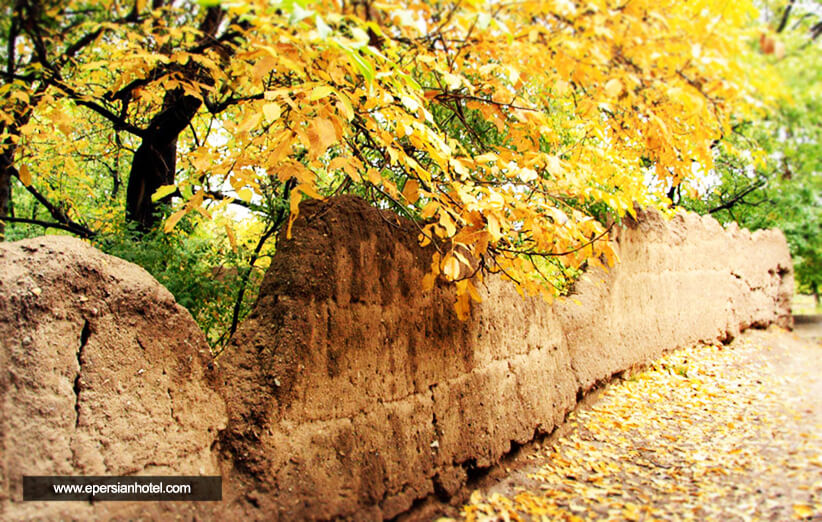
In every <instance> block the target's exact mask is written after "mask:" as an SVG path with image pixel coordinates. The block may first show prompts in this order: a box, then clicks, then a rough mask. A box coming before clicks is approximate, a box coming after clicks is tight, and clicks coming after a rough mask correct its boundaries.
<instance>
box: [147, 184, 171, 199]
mask: <svg viewBox="0 0 822 522" xmlns="http://www.w3.org/2000/svg"><path fill="white" fill-rule="evenodd" d="M175 190H177V185H163V186H162V187H160V188H158V189H157V190H156V191H155V192H154V194H152V195H151V201H160V200H161V199H163V198H164V197H166V196H168V195H169V194H171V193H172V192H174V191H175Z"/></svg>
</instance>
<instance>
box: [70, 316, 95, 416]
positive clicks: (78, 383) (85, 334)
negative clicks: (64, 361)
mask: <svg viewBox="0 0 822 522" xmlns="http://www.w3.org/2000/svg"><path fill="white" fill-rule="evenodd" d="M89 337H91V328H90V326H89V322H88V320H87V319H86V320H84V321H83V329H82V330H81V331H80V346H79V347H78V348H77V375H76V376H75V377H74V428H75V429H77V428H78V427H79V426H80V392H81V391H82V388H83V383H82V380H81V379H82V374H83V359H84V358H85V357H84V356H85V349H86V343H88V339H89Z"/></svg>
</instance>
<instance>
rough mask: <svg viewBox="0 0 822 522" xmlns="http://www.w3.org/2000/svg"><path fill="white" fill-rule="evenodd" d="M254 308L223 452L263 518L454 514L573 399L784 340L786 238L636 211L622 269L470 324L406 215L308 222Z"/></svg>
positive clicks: (308, 209) (298, 227)
mask: <svg viewBox="0 0 822 522" xmlns="http://www.w3.org/2000/svg"><path fill="white" fill-rule="evenodd" d="M293 237H294V238H293V239H291V240H285V239H281V241H280V243H279V246H278V252H277V254H276V256H275V257H274V259H273V261H272V265H271V268H270V269H269V271H268V274H267V275H266V277H265V280H264V282H263V288H262V291H261V292H260V299H259V302H258V303H257V306H256V308H255V310H254V311H253V312H252V314H251V315H250V317H249V318H248V319H247V320H246V321H245V322H244V323H243V325H242V326H241V328H240V330H239V331H238V334H237V335H236V336H235V337H234V339H233V340H232V342H231V344H230V345H229V346H228V348H227V349H226V351H225V353H224V355H223V356H221V357H220V358H219V360H218V365H219V370H218V371H219V374H220V377H219V385H218V391H219V392H220V394H221V395H222V396H223V398H224V399H225V401H226V406H227V412H228V417H229V421H228V427H227V429H226V430H225V431H224V432H223V433H222V436H221V451H222V452H223V456H224V458H225V459H227V460H228V461H231V462H232V471H231V477H232V480H234V481H236V482H237V483H239V484H243V486H242V487H241V488H240V489H242V490H247V491H252V492H253V493H252V494H250V495H249V496H247V497H246V498H244V499H238V502H240V503H247V504H250V505H251V506H253V507H254V509H259V510H260V511H261V512H264V513H266V514H267V516H269V517H273V518H276V517H277V516H279V517H280V518H282V519H292V518H313V519H316V518H323V519H324V518H331V517H356V518H363V517H368V518H375V519H379V518H390V517H393V516H395V515H397V514H399V513H402V512H404V511H406V510H408V509H409V508H410V507H411V505H412V503H413V502H414V501H415V500H417V499H420V498H424V497H426V496H428V495H431V494H438V495H440V496H448V495H449V494H451V493H453V492H454V491H456V490H457V489H458V488H459V487H460V486H461V485H462V484H463V483H464V482H465V480H466V477H467V474H468V473H469V471H470V470H471V469H473V468H476V467H486V466H490V465H492V464H493V463H494V462H496V461H497V460H498V459H499V458H500V457H501V456H502V455H504V454H505V453H506V452H508V451H509V450H510V449H511V447H512V444H515V443H523V442H526V441H529V440H531V439H533V438H534V436H535V434H540V433H548V432H550V431H552V430H553V429H554V428H555V427H556V426H557V425H558V424H559V423H561V422H562V420H563V418H564V416H565V414H566V413H567V412H568V411H570V410H571V409H572V408H573V406H574V405H575V403H576V400H577V396H578V394H579V393H582V392H585V391H587V390H589V389H590V388H592V387H593V386H595V385H596V383H597V382H600V381H603V380H606V379H608V378H609V377H611V376H612V375H614V374H617V373H619V372H622V371H624V370H626V369H628V368H631V367H633V366H636V365H639V364H642V363H645V362H648V361H650V360H652V359H653V358H656V357H658V356H659V355H660V354H661V353H662V352H663V351H665V350H670V349H674V348H678V347H687V346H689V345H692V344H694V343H697V342H700V341H704V342H716V341H720V340H725V339H728V338H731V337H733V336H735V335H737V334H738V332H739V331H740V330H741V329H744V328H746V327H749V326H766V325H768V324H771V323H778V324H782V325H788V324H789V323H790V309H789V302H790V296H791V293H792V291H793V278H792V269H791V262H790V257H789V254H788V249H787V245H786V242H785V239H784V237H783V236H782V234H781V233H779V232H777V231H765V232H757V233H754V234H750V233H748V232H746V231H740V230H739V229H737V228H734V227H731V228H730V229H728V230H723V229H722V227H721V226H720V225H719V224H718V223H717V222H716V221H714V220H713V219H711V218H708V217H704V218H701V217H698V216H696V215H692V214H684V215H681V216H677V217H675V218H674V219H672V220H670V221H665V220H663V219H662V218H661V217H660V216H659V215H657V214H656V213H653V212H641V213H640V215H639V216H638V220H637V221H633V220H632V221H630V222H629V223H627V224H626V225H625V226H623V227H622V228H620V229H619V230H618V231H617V233H616V241H617V252H618V255H619V258H620V260H621V262H620V263H619V264H618V265H617V266H616V267H614V268H613V269H611V270H610V271H608V272H607V273H606V272H603V271H600V270H592V271H589V272H588V273H587V274H586V275H585V276H584V277H583V278H582V279H581V280H580V281H579V282H578V283H577V285H576V287H575V294H574V295H573V299H574V300H576V301H578V302H579V304H577V303H576V302H575V301H574V300H571V299H568V300H562V301H557V302H555V303H554V304H553V305H551V306H549V305H547V304H546V303H545V302H544V301H542V300H541V299H532V298H527V299H523V298H522V297H520V296H519V295H518V294H517V293H516V291H515V289H514V287H513V285H511V284H509V283H506V282H503V281H501V280H500V279H499V278H496V277H490V278H487V279H486V283H485V284H484V285H482V290H481V293H482V297H483V302H482V303H481V304H480V305H475V306H474V308H473V310H472V313H471V317H470V319H469V320H467V321H459V320H458V319H457V318H456V316H455V314H454V313H453V308H452V304H453V300H454V296H453V292H452V290H451V288H450V287H448V286H447V285H442V284H439V285H437V286H436V287H435V288H434V289H433V290H432V291H429V292H426V291H423V290H422V284H421V281H422V277H423V276H424V275H425V273H426V271H427V267H428V265H429V263H430V261H429V260H430V255H431V250H430V249H423V248H421V247H419V246H418V243H417V239H416V238H417V229H416V228H415V227H414V226H413V225H412V224H411V223H409V222H408V221H406V220H403V219H400V218H398V217H397V216H396V215H395V214H393V213H390V212H385V211H379V210H377V209H374V208H372V207H370V206H368V205H367V204H366V203H365V202H364V201H362V200H359V199H356V198H352V197H343V198H337V199H333V200H329V201H326V202H311V203H306V204H303V205H302V206H301V213H300V217H299V218H298V219H297V221H296V222H295V225H294V229H293Z"/></svg>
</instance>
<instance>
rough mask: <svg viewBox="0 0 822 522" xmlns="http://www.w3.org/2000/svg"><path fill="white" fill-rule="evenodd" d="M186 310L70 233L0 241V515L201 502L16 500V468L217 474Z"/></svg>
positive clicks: (200, 365) (131, 268)
mask: <svg viewBox="0 0 822 522" xmlns="http://www.w3.org/2000/svg"><path fill="white" fill-rule="evenodd" d="M210 359H211V355H210V351H209V348H208V345H207V343H206V340H205V336H204V335H203V333H202V332H201V331H200V330H199V328H198V327H197V324H196V323H195V322H194V320H193V319H192V318H191V316H190V315H189V313H188V312H187V311H186V310H185V309H184V308H182V307H181V306H179V305H178V304H176V303H175V302H174V298H173V297H172V295H171V294H170V293H169V292H168V290H166V289H165V288H163V287H162V286H161V285H160V284H159V283H158V282H157V281H155V280H154V279H153V278H152V277H151V276H150V275H149V274H148V273H147V272H146V271H144V270H143V269H142V268H139V267H137V266H136V265H133V264H131V263H128V262H126V261H123V260H120V259H117V258H115V257H111V256H108V255H105V254H103V253H101V252H99V251H98V250H96V249H94V248H92V247H90V246H88V245H86V244H85V243H83V242H82V241H80V240H78V239H73V238H69V237H57V236H47V237H41V238H34V239H29V240H24V241H18V242H15V243H0V520H27V519H38V520H109V519H111V518H113V517H117V518H120V519H136V518H143V519H154V520H162V519H169V518H177V517H179V518H189V519H190V518H193V517H194V516H197V515H196V514H197V513H200V515H199V516H200V517H201V518H202V516H203V515H202V513H203V512H204V511H210V509H211V507H213V504H212V505H211V506H209V505H207V503H200V504H193V503H188V504H185V503H178V502H154V503H151V502H139V503H135V502H105V503H97V504H90V503H88V502H21V500H22V476H23V475H86V476H87V475H218V474H220V468H219V462H218V460H217V456H216V454H214V452H213V451H212V446H213V445H214V444H215V442H216V439H217V435H218V432H219V431H220V430H221V429H222V428H224V427H225V424H226V412H225V405H224V403H223V401H222V399H221V398H220V397H219V396H218V395H217V394H216V393H215V391H214V390H213V389H212V388H211V387H210V386H209V385H208V384H207V382H206V381H207V379H206V372H207V365H208V363H209V361H210Z"/></svg>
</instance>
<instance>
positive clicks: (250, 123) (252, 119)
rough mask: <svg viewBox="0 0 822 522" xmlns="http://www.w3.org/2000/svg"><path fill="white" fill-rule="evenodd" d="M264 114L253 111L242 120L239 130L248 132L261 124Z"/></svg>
mask: <svg viewBox="0 0 822 522" xmlns="http://www.w3.org/2000/svg"><path fill="white" fill-rule="evenodd" d="M262 119H263V115H262V114H260V113H258V112H257V113H255V112H252V113H250V114H249V115H248V116H246V117H245V118H244V119H243V121H242V122H240V124H239V125H238V126H237V132H238V133H240V132H248V131H250V130H251V129H253V128H254V127H256V126H257V125H259V123H260V121H262Z"/></svg>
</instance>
